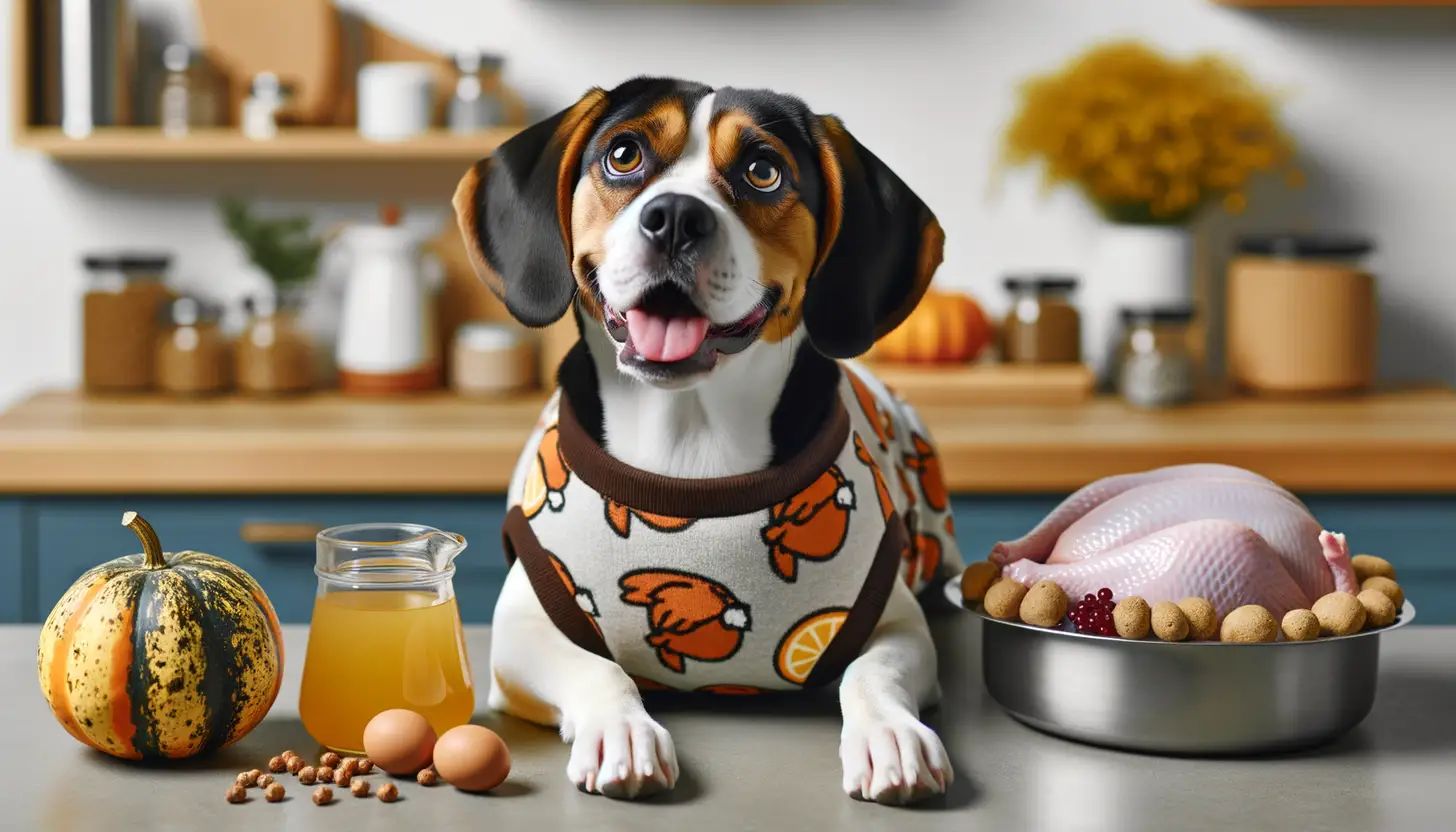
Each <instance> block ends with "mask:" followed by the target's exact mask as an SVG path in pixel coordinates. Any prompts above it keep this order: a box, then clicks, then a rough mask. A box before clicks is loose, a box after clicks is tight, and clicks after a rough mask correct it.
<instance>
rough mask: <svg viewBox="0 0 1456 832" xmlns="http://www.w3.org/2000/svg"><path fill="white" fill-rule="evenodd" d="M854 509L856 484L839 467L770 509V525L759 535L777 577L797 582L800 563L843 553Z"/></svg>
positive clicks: (820, 559) (831, 469) (834, 467)
mask: <svg viewBox="0 0 1456 832" xmlns="http://www.w3.org/2000/svg"><path fill="white" fill-rule="evenodd" d="M854 507H855V496H854V483H852V482H850V481H849V480H847V479H845V477H844V472H843V471H841V470H839V466H838V465H831V466H830V467H829V470H827V471H825V472H824V473H823V474H820V475H819V477H818V478H817V479H815V480H814V482H812V483H810V484H809V486H808V487H807V488H805V489H804V490H803V491H800V492H799V493H798V494H795V495H794V496H792V497H790V498H789V499H787V500H784V501H783V502H781V503H776V504H774V506H773V507H771V508H770V509H769V510H768V524H767V525H765V526H764V527H763V529H762V530H761V531H760V532H759V534H760V536H761V537H762V538H763V542H764V543H767V544H768V554H769V564H770V566H771V567H772V568H773V571H774V574H776V575H778V576H779V577H780V578H782V579H784V580H785V581H787V582H789V583H793V582H794V581H795V580H797V579H798V576H799V561H800V560H815V561H825V560H829V559H830V558H833V557H834V556H835V555H837V554H839V550H840V548H841V547H843V546H844V541H845V538H847V537H848V536H849V513H850V512H851V511H852V510H854Z"/></svg>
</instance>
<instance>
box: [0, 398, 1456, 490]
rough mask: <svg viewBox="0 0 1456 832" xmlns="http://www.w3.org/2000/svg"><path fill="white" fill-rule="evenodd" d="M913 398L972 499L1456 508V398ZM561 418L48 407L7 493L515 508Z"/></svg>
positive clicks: (18, 451) (385, 410)
mask: <svg viewBox="0 0 1456 832" xmlns="http://www.w3.org/2000/svg"><path fill="white" fill-rule="evenodd" d="M907 397H908V398H909V400H910V401H911V403H912V404H915V405H916V406H917V408H918V409H919V411H920V415H921V417H922V419H923V420H924V422H925V425H926V427H927V428H928V429H929V430H930V433H931V434H932V435H933V436H934V437H935V440H936V442H937V443H938V445H939V447H940V456H941V463H942V465H943V467H944V469H945V472H946V480H947V484H948V485H949V487H950V489H951V490H952V491H955V492H963V493H986V494H1009V493H1057V492H1070V491H1072V490H1074V489H1076V488H1078V487H1080V486H1082V485H1085V484H1086V483H1088V482H1091V481H1092V480H1095V479H1097V478H1099V477H1105V476H1108V475H1111V474H1119V473H1126V472H1128V471H1139V470H1145V469H1149V468H1157V467H1159V466H1163V465H1173V464H1177V463H1185V462H1223V463H1228V464H1230V465H1239V466H1243V467H1245V468H1251V469H1254V470H1256V471H1258V472H1259V473H1261V474H1264V475H1265V476H1268V477H1271V478H1272V479H1274V480H1276V481H1278V482H1279V483H1281V484H1283V485H1284V486H1286V487H1288V488H1292V489H1295V490H1298V491H1305V492H1310V493H1316V492H1328V493H1354V494H1372V493H1401V494H1409V493H1419V492H1424V493H1443V494H1449V493H1453V492H1456V392H1453V391H1452V390H1450V389H1448V388H1444V387H1442V388H1438V389H1415V390H1402V391H1390V392H1384V393H1377V394H1372V395H1369V396H1364V397H1351V398H1342V399H1326V400H1309V401H1279V400H1258V399H1227V400H1223V401H1215V402H1206V403H1203V404H1198V405H1194V406H1191V407H1187V408H1182V409H1179V410H1172V411H1167V412H1149V413H1144V412H1140V411H1136V410H1133V409H1131V408H1129V407H1128V406H1127V405H1125V404H1123V403H1121V402H1119V401H1116V400H1115V399H1110V398H1105V397H1100V396H1099V397H1094V398H1092V399H1090V400H1088V401H1085V402H1083V403H1081V404H1073V405H1066V404H1058V405H1011V404H981V405H963V406H952V405H941V404H935V403H933V401H931V400H927V401H926V402H925V403H923V404H922V403H920V402H917V401H916V397H915V396H914V395H911V394H910V393H909V392H908V391H907ZM544 401H545V394H544V393H529V394H523V395H520V396H514V397H509V398H502V399H497V400H484V401H475V400H467V399H460V398H456V397H454V396H451V395H449V394H446V393H436V394H431V395H423V396H418V397H396V398H379V399H361V398H351V397H347V396H342V395H339V394H337V393H322V394H317V395H312V396H306V397H303V398H298V399H282V400H277V401H273V400H253V399H244V398H222V399H215V400H208V401H200V402H192V403H180V402H178V401H175V400H172V399H168V398H164V397H161V396H137V397H128V398H91V397H87V396H82V395H77V394H75V393H63V392H58V393H42V394H40V395H37V396H34V397H32V398H30V399H28V400H27V401H24V402H22V403H20V404H18V405H16V406H15V407H14V408H12V409H11V410H10V411H9V412H7V413H4V414H0V494H169V493H170V494H245V493H246V494H286V493H296V494H310V493H316V494H349V493H354V494H364V493H370V494H406V493H422V494H446V493H472V494H487V493H499V492H502V491H504V490H505V488H506V485H507V484H508V481H509V479H510V475H511V471H512V469H513V468H514V466H515V463H516V460H517V457H518V456H519V455H520V453H521V447H522V445H523V444H524V443H525V441H526V437H527V436H528V435H529V434H530V432H531V429H532V427H533V426H534V425H535V424H536V419H537V418H538V417H539V415H540V412H541V406H542V404H543V403H544Z"/></svg>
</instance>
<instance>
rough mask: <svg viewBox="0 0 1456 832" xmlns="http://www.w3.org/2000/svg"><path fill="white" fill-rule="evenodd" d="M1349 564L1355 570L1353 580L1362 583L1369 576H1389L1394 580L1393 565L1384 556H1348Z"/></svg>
mask: <svg viewBox="0 0 1456 832" xmlns="http://www.w3.org/2000/svg"><path fill="white" fill-rule="evenodd" d="M1350 566H1351V567H1353V568H1354V570H1355V580H1357V581H1359V582H1360V583H1361V584H1364V583H1365V581H1367V580H1369V579H1370V578H1389V579H1390V580H1392V581H1393V580H1395V567H1394V566H1391V565H1390V561H1388V560H1386V559H1385V558H1378V557H1376V556H1374V555H1356V556H1354V557H1353V558H1350Z"/></svg>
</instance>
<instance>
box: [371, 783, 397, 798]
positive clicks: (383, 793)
mask: <svg viewBox="0 0 1456 832" xmlns="http://www.w3.org/2000/svg"><path fill="white" fill-rule="evenodd" d="M376 796H377V797H378V798H379V799H380V800H382V801H384V802H385V803H393V802H394V801H396V800H398V799H399V787H398V786H396V785H394V784H393V783H385V784H384V785H382V786H380V787H379V791H378V792H376Z"/></svg>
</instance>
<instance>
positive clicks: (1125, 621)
mask: <svg viewBox="0 0 1456 832" xmlns="http://www.w3.org/2000/svg"><path fill="white" fill-rule="evenodd" d="M1112 626H1113V627H1114V628H1116V629H1117V634H1118V635H1119V636H1122V637H1123V638H1131V639H1140V638H1147V636H1148V631H1149V630H1150V629H1152V626H1153V610H1152V608H1151V607H1149V606H1148V602H1147V601H1145V600H1143V599H1142V598H1140V597H1138V596H1136V595H1129V596H1127V597H1126V598H1124V599H1122V600H1121V601H1118V602H1117V606H1115V607H1113V608H1112Z"/></svg>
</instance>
